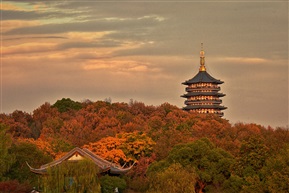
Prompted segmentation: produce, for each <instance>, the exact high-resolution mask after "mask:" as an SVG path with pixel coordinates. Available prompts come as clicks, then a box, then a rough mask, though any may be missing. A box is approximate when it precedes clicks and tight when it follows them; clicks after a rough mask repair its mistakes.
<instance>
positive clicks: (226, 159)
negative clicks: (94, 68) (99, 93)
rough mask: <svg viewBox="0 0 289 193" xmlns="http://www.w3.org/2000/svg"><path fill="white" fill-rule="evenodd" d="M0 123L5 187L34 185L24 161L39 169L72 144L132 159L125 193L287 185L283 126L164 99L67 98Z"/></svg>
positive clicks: (287, 136)
mask: <svg viewBox="0 0 289 193" xmlns="http://www.w3.org/2000/svg"><path fill="white" fill-rule="evenodd" d="M0 123H1V130H0V132H1V133H0V138H1V142H0V143H1V155H2V157H1V158H0V163H1V166H3V167H1V169H0V180H1V181H2V182H1V183H0V190H1V188H2V192H3V187H11V188H13V187H18V189H19V192H21V191H20V190H21V188H22V189H25V188H26V189H29V188H31V187H33V186H35V184H36V181H37V179H36V177H35V175H34V174H32V173H30V171H29V169H28V168H27V167H26V165H25V161H29V163H31V164H33V166H35V167H37V166H40V165H42V164H44V163H47V162H49V161H51V160H52V159H57V158H59V157H60V156H62V155H63V153H65V152H68V151H69V150H71V149H72V148H73V147H86V148H89V149H91V150H92V151H94V152H95V153H97V154H98V155H100V156H102V157H103V158H105V159H107V160H109V161H112V162H115V163H119V164H121V165H123V164H131V163H132V162H134V161H137V165H136V166H135V167H134V169H133V171H132V172H131V173H129V174H127V175H126V176H123V177H121V178H122V179H125V181H126V184H127V186H126V188H124V189H123V190H122V191H123V192H163V191H165V192H193V191H196V192H288V191H289V180H288V179H289V169H288V168H289V162H288V160H289V159H288V158H289V146H288V145H289V131H288V128H271V127H267V128H265V127H263V126H261V125H256V124H244V123H237V124H234V125H232V124H230V123H229V121H228V120H225V119H222V118H220V117H218V116H214V115H206V114H203V115H202V114H192V113H188V112H185V111H183V110H180V109H179V108H178V107H176V106H173V105H170V104H168V103H164V104H161V105H160V106H147V105H145V104H144V103H142V102H137V101H131V102H130V103H128V104H127V103H110V102H105V101H96V102H92V101H89V100H86V101H84V102H75V101H72V100H71V99H61V100H58V101H57V102H56V103H55V104H53V105H51V104H49V103H45V104H43V105H41V106H40V107H39V108H37V109H35V110H34V111H33V113H32V114H28V113H26V112H22V111H18V110H16V111H14V112H13V113H11V114H9V115H7V114H1V115H0ZM176 171H177V172H176ZM168 179H169V182H170V184H168ZM186 179H190V180H189V181H188V180H186ZM180 182H182V183H180ZM7 184H8V185H7ZM173 187H174V188H173ZM166 188H169V189H166ZM4 192H5V191H4ZM24 192H25V191H24Z"/></svg>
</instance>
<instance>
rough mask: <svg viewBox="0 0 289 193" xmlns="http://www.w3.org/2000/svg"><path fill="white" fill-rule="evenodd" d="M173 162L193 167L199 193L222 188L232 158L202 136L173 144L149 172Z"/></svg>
mask: <svg viewBox="0 0 289 193" xmlns="http://www.w3.org/2000/svg"><path fill="white" fill-rule="evenodd" d="M173 163H179V164H181V165H182V166H183V167H185V168H187V167H192V168H194V170H195V172H196V176H197V177H196V186H195V190H196V192H199V193H201V192H204V191H205V190H206V191H209V190H210V189H214V190H215V191H216V190H218V189H222V188H223V184H224V182H225V181H226V180H227V179H229V178H230V175H231V172H230V166H231V165H232V164H233V163H234V159H233V157H232V156H231V155H230V154H229V153H227V152H226V151H224V150H223V149H220V148H217V147H215V146H214V144H212V143H211V142H210V141H209V140H208V139H207V138H202V139H200V140H196V141H194V142H192V143H187V144H181V145H176V146H174V148H173V149H172V150H171V152H170V153H169V156H168V157H167V158H166V159H165V160H162V161H160V162H159V163H158V162H156V163H153V164H152V165H151V166H150V167H149V172H151V171H159V170H160V169H159V168H158V167H159V166H161V167H166V166H168V165H171V164H173Z"/></svg>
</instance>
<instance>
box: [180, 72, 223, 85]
mask: <svg viewBox="0 0 289 193" xmlns="http://www.w3.org/2000/svg"><path fill="white" fill-rule="evenodd" d="M194 83H216V84H222V83H224V81H221V80H218V79H215V78H214V77H212V76H211V75H210V74H209V73H207V71H199V73H198V74H197V75H196V76H194V77H193V78H192V79H190V80H187V81H185V82H183V83H182V84H184V85H190V84H194Z"/></svg>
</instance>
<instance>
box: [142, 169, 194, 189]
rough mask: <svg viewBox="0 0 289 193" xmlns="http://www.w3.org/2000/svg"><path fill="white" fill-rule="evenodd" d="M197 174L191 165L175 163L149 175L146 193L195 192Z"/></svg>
mask: <svg viewBox="0 0 289 193" xmlns="http://www.w3.org/2000/svg"><path fill="white" fill-rule="evenodd" d="M196 178H197V174H196V173H195V171H194V169H193V168H191V167H187V168H185V167H183V166H182V165H181V164H179V163H176V164H172V165H170V166H169V167H168V168H166V169H164V170H161V171H159V172H152V173H150V176H149V184H150V186H149V190H148V191H147V193H162V192H166V193H195V184H196Z"/></svg>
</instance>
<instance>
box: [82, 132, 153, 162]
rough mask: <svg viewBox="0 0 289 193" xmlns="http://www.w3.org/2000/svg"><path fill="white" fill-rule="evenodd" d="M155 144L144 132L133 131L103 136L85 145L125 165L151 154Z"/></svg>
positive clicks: (102, 155) (106, 157)
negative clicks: (113, 135)
mask: <svg viewBox="0 0 289 193" xmlns="http://www.w3.org/2000/svg"><path fill="white" fill-rule="evenodd" d="M154 144H155V142H154V141H153V140H152V139H151V138H150V137H148V136H147V135H145V134H144V133H140V132H133V133H121V134H118V135H116V137H106V138H102V139H101V140H99V141H98V142H95V143H89V144H88V145H84V146H83V147H84V148H87V149H89V150H91V151H92V152H94V153H95V154H97V155H99V156H101V157H103V158H104V159H107V160H109V161H112V162H114V163H118V164H120V165H123V164H125V163H128V164H132V163H133V162H134V161H135V160H138V159H140V157H144V156H149V155H150V154H151V153H152V150H153V146H154Z"/></svg>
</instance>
